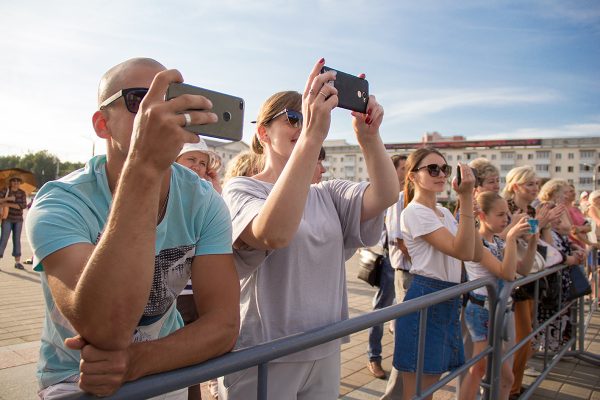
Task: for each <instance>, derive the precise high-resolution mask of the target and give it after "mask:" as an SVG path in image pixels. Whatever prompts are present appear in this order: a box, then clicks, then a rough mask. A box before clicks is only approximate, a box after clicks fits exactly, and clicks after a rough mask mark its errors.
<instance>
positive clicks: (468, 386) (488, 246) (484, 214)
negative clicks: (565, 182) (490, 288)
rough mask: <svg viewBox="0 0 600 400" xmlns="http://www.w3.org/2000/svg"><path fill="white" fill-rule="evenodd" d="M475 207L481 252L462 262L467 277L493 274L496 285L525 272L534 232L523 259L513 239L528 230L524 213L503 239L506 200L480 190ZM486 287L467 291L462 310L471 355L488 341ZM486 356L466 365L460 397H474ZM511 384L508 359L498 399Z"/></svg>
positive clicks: (510, 334)
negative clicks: (474, 258) (476, 258)
mask: <svg viewBox="0 0 600 400" xmlns="http://www.w3.org/2000/svg"><path fill="white" fill-rule="evenodd" d="M477 204H478V206H479V209H480V210H481V211H480V212H479V221H480V225H479V234H480V235H481V239H482V242H483V246H484V249H483V254H482V257H481V261H480V262H465V268H466V270H467V278H468V280H469V281H474V280H476V279H479V278H483V277H487V276H495V277H497V278H499V279H498V283H499V287H500V288H501V287H502V284H503V281H513V280H514V279H515V276H516V273H517V271H518V272H519V273H520V274H521V275H527V274H528V273H529V270H530V269H531V265H532V264H533V258H534V257H535V249H536V245H537V234H536V235H529V238H528V239H529V240H528V247H527V249H528V250H527V252H526V253H525V257H524V258H523V261H522V262H520V261H519V258H518V256H517V239H518V238H520V237H522V236H526V235H528V233H529V229H530V228H529V223H528V222H527V218H526V217H521V218H520V219H519V220H518V221H517V222H516V223H515V224H514V225H513V227H512V228H510V229H509V231H508V233H507V235H506V242H504V241H503V240H502V239H500V236H499V235H500V233H502V232H503V231H504V229H505V228H506V227H507V226H508V219H509V211H508V203H507V202H506V200H504V199H503V198H502V197H501V196H500V195H499V194H498V193H494V192H483V193H480V194H479V195H478V196H477ZM486 303H487V289H486V288H485V287H482V288H478V289H475V290H474V291H473V292H472V293H469V302H468V303H467V306H466V310H465V320H466V325H467V328H468V330H469V333H470V335H471V340H472V341H473V355H477V354H479V353H481V352H482V351H483V350H484V348H485V347H486V346H487V344H488V333H489V332H488V326H489V319H490V315H489V312H488V308H487V304H486ZM507 318H508V319H510V320H512V321H510V323H508V324H507V325H508V329H507V331H508V332H505V333H507V334H506V335H504V337H503V339H504V341H505V346H506V345H509V344H510V343H511V341H512V340H511V339H512V338H513V337H514V332H513V331H514V317H513V316H512V313H510V315H508V316H507ZM485 370H486V358H484V359H482V360H480V361H479V362H478V363H477V364H475V365H474V366H472V367H471V368H470V369H469V372H468V373H467V374H466V375H465V377H464V379H463V381H462V384H461V388H460V398H461V400H472V399H473V400H474V399H475V398H476V396H477V394H478V393H479V385H480V384H481V379H482V378H483V376H484V375H485ZM512 384H513V373H512V361H510V362H509V361H506V362H505V363H504V364H503V365H502V373H501V384H500V397H499V398H500V399H508V397H509V395H510V389H511V387H512Z"/></svg>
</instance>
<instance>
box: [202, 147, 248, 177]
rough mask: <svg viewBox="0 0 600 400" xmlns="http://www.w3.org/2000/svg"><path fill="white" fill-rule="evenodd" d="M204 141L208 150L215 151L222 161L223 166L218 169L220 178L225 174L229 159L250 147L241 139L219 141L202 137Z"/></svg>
mask: <svg viewBox="0 0 600 400" xmlns="http://www.w3.org/2000/svg"><path fill="white" fill-rule="evenodd" d="M204 141H205V142H206V145H207V146H208V148H209V149H210V150H212V151H214V152H215V153H217V155H218V156H219V157H221V161H222V162H223V166H222V167H221V170H220V171H219V176H220V177H221V179H222V178H223V176H224V175H225V169H226V167H227V163H229V161H230V160H231V159H232V158H233V157H235V156H236V155H238V154H239V153H241V152H242V151H246V150H249V149H250V146H248V145H247V144H246V143H244V142H242V141H241V140H240V141H239V142H220V141H218V140H211V139H206V138H204Z"/></svg>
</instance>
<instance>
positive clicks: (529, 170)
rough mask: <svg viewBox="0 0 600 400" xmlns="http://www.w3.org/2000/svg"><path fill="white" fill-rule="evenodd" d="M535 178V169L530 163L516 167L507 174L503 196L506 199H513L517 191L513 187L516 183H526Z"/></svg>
mask: <svg viewBox="0 0 600 400" xmlns="http://www.w3.org/2000/svg"><path fill="white" fill-rule="evenodd" d="M535 178H536V175H535V171H534V170H533V167H531V166H530V165H524V166H522V167H516V168H513V169H511V170H510V171H508V174H507V175H506V186H504V190H503V191H502V196H503V197H504V198H505V199H506V200H510V199H512V198H513V197H515V191H514V189H513V186H514V185H516V184H521V183H525V182H527V181H530V180H532V179H535Z"/></svg>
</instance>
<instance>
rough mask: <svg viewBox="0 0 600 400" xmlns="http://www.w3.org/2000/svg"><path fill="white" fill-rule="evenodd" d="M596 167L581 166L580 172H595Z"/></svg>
mask: <svg viewBox="0 0 600 400" xmlns="http://www.w3.org/2000/svg"><path fill="white" fill-rule="evenodd" d="M593 170H594V167H592V166H591V165H589V164H579V172H588V171H593Z"/></svg>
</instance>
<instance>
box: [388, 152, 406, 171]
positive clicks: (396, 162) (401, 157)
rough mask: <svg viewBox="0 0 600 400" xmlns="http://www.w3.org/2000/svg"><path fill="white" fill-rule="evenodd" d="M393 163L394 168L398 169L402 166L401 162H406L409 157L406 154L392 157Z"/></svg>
mask: <svg viewBox="0 0 600 400" xmlns="http://www.w3.org/2000/svg"><path fill="white" fill-rule="evenodd" d="M391 158H392V162H393V163H394V168H396V169H398V165H400V161H402V160H404V161H406V159H407V157H406V156H405V155H404V154H394V155H393V156H392V157H391Z"/></svg>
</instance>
